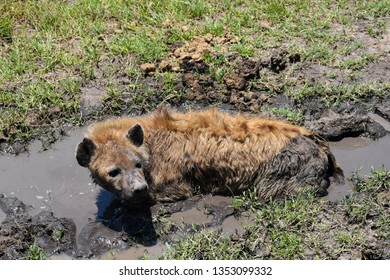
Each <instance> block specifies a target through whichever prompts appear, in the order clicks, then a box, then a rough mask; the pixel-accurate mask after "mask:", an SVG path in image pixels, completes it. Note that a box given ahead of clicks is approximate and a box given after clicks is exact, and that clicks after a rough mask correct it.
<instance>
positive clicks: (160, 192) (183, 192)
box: [151, 180, 193, 202]
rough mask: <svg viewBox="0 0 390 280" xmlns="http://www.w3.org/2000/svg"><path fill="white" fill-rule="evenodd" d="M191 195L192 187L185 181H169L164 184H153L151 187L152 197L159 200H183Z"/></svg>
mask: <svg viewBox="0 0 390 280" xmlns="http://www.w3.org/2000/svg"><path fill="white" fill-rule="evenodd" d="M192 195H193V190H192V187H191V185H190V184H189V183H188V182H186V181H177V180H175V181H170V182H168V183H165V184H160V185H155V186H153V187H152V189H151V196H152V198H153V199H154V200H155V201H159V202H172V201H179V200H185V199H188V198H190V197H191V196H192Z"/></svg>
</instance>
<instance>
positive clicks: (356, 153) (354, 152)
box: [327, 134, 390, 201]
mask: <svg viewBox="0 0 390 280" xmlns="http://www.w3.org/2000/svg"><path fill="white" fill-rule="evenodd" d="M329 145H330V148H331V151H332V153H333V154H334V155H335V157H336V160H337V162H338V164H339V165H340V166H341V168H342V169H343V171H344V175H345V177H346V178H348V177H350V176H351V175H352V173H353V172H354V171H355V170H357V169H360V173H361V174H362V175H368V174H370V171H371V167H375V168H380V167H381V166H382V165H383V166H385V167H386V168H387V169H389V168H390V135H389V134H388V135H387V136H385V137H383V138H380V139H378V140H371V139H367V138H361V137H357V138H344V139H343V140H341V141H339V142H332V143H330V144H329ZM351 190H352V186H351V184H350V182H349V181H348V180H346V181H345V183H344V184H341V185H334V184H332V185H331V186H330V187H329V189H328V192H329V194H328V196H327V198H328V199H329V200H331V201H336V200H340V199H342V198H343V197H345V196H346V195H347V194H349V193H351Z"/></svg>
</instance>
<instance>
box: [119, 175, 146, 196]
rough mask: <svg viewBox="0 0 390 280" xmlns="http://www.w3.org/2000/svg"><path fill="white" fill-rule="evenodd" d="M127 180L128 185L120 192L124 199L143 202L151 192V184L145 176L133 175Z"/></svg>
mask: <svg viewBox="0 0 390 280" xmlns="http://www.w3.org/2000/svg"><path fill="white" fill-rule="evenodd" d="M126 181H127V182H126V187H125V188H124V189H123V190H122V192H120V196H121V197H122V198H123V199H125V200H131V201H135V202H142V200H144V199H145V198H146V197H147V195H148V194H149V185H148V183H147V182H146V180H145V179H144V178H143V177H141V176H134V175H132V176H129V177H128V178H127V180H126Z"/></svg>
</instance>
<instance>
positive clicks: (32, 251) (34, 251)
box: [25, 239, 46, 260]
mask: <svg viewBox="0 0 390 280" xmlns="http://www.w3.org/2000/svg"><path fill="white" fill-rule="evenodd" d="M25 258H26V259H27V260H44V259H46V253H45V251H43V250H42V249H41V248H39V247H37V244H36V240H35V239H34V244H32V245H30V246H29V247H28V252H27V254H26V256H25Z"/></svg>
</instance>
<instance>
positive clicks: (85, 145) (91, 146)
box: [76, 138, 96, 167]
mask: <svg viewBox="0 0 390 280" xmlns="http://www.w3.org/2000/svg"><path fill="white" fill-rule="evenodd" d="M95 149H96V145H95V143H93V142H92V140H91V139H89V138H84V139H83V142H81V143H80V144H79V145H78V146H77V150H76V159H77V162H78V163H79V164H80V165H81V166H84V167H87V166H88V164H89V162H90V161H91V158H92V156H93V154H94V152H95Z"/></svg>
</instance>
